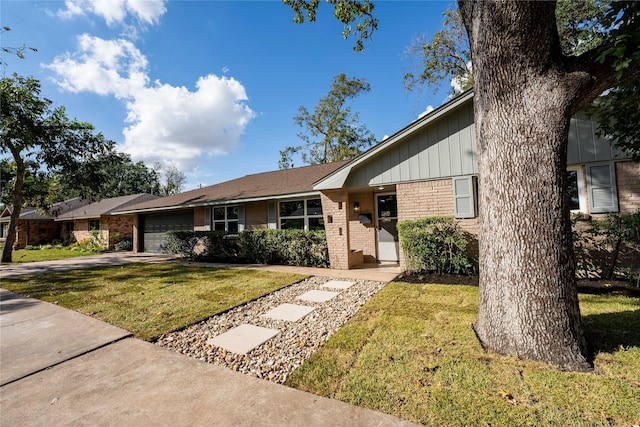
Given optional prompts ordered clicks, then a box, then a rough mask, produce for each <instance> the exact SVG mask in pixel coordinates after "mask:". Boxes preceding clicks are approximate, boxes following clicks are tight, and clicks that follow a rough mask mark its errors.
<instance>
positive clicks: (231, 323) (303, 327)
mask: <svg viewBox="0 0 640 427" xmlns="http://www.w3.org/2000/svg"><path fill="white" fill-rule="evenodd" d="M329 280H332V279H331V278H328V277H310V278H308V279H305V280H303V281H301V282H299V283H296V284H293V285H291V286H288V287H286V288H284V289H280V290H278V291H275V292H272V293H271V294H269V295H265V296H263V297H261V298H259V299H257V300H255V301H252V302H249V303H247V304H244V305H241V306H239V307H236V308H233V309H231V310H230V311H228V312H226V313H223V314H220V315H217V316H213V317H211V318H210V319H208V320H205V321H203V322H200V323H197V324H194V325H191V326H189V327H187V328H186V329H183V330H181V331H178V332H172V333H169V334H166V335H163V336H161V337H160V338H159V339H158V341H157V342H156V344H158V345H160V346H162V347H166V348H169V349H171V350H174V351H177V352H179V353H182V354H186V355H188V356H191V357H194V358H196V359H199V360H202V361H206V362H209V363H215V364H218V365H221V366H225V367H227V368H229V369H231V370H233V371H238V372H242V373H245V374H248V375H253V376H255V377H258V378H262V379H266V380H269V381H273V382H276V383H284V382H285V381H286V380H287V378H288V377H289V375H291V373H292V372H293V371H294V370H295V369H296V368H298V367H299V366H300V365H301V364H302V363H303V362H304V361H305V359H307V358H308V357H309V356H311V354H313V353H314V352H315V351H316V350H317V349H318V348H319V347H320V346H321V345H322V344H323V343H325V342H326V341H327V340H328V339H329V337H330V336H331V335H333V334H334V333H335V332H336V331H337V330H338V329H340V327H342V326H343V325H344V324H345V323H346V322H347V321H348V320H349V319H350V318H351V317H352V316H353V315H354V314H356V313H357V311H358V310H359V309H360V307H362V306H363V305H364V304H365V303H366V302H367V301H368V300H369V299H370V298H371V297H372V296H373V295H375V294H376V293H377V292H378V291H379V290H380V289H382V288H383V287H384V285H385V283H384V282H374V281H366V280H350V281H352V282H355V284H354V285H353V286H351V287H350V288H348V289H344V290H341V289H328V288H322V285H323V284H324V283H326V282H328V281H329ZM335 280H345V279H335ZM314 289H317V290H327V291H335V292H338V295H337V296H336V297H335V298H333V299H331V300H329V301H326V302H321V303H317V302H309V301H301V300H296V297H297V296H299V295H301V294H303V293H305V292H307V291H310V290H314ZM284 303H289V304H298V305H306V306H313V307H315V308H316V309H315V310H314V311H312V312H311V313H309V314H308V315H306V316H305V317H303V318H302V319H300V320H298V321H296V322H289V321H285V320H275V319H270V318H267V317H262V315H263V314H264V313H266V312H267V311H269V310H271V309H272V308H275V307H277V306H279V305H280V304H284ZM242 324H251V325H255V326H262V327H265V328H273V329H279V330H280V333H279V334H278V335H276V336H275V337H274V338H272V339H270V340H268V341H267V342H265V343H264V344H262V345H260V346H259V347H257V348H255V349H253V350H251V351H250V352H249V353H248V354H235V353H232V352H229V351H227V350H224V349H222V348H219V347H216V346H213V345H211V344H208V343H207V340H209V339H211V338H213V337H215V336H218V335H220V334H222V333H224V332H226V331H228V330H229V329H232V328H234V327H236V326H240V325H242Z"/></svg>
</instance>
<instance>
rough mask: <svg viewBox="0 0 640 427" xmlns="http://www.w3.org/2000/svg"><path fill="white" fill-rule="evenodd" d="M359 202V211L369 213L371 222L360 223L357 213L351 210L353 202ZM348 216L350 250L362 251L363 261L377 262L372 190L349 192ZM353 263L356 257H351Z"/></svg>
mask: <svg viewBox="0 0 640 427" xmlns="http://www.w3.org/2000/svg"><path fill="white" fill-rule="evenodd" d="M355 202H358V203H359V204H360V213H362V214H365V213H366V214H370V215H371V224H361V223H360V216H359V214H357V213H355V212H354V211H353V204H354V203H355ZM347 209H348V216H349V246H350V249H351V250H354V251H362V255H363V261H364V262H369V263H375V262H377V261H378V260H377V258H376V256H377V255H376V227H375V214H376V212H375V207H374V197H373V193H372V192H368V193H356V194H349V205H348V206H347ZM352 259H353V260H354V261H352V262H351V264H354V263H355V262H356V261H355V260H357V259H358V258H357V256H356V257H352Z"/></svg>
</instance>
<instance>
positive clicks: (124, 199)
mask: <svg viewBox="0 0 640 427" xmlns="http://www.w3.org/2000/svg"><path fill="white" fill-rule="evenodd" d="M154 199H158V196H154V195H153V194H145V193H140V194H132V195H129V196H121V197H111V198H109V199H102V200H100V201H98V202H95V203H91V204H88V205H85V206H81V207H79V208H77V209H74V210H72V211H69V212H66V213H64V214H62V215H58V216H57V217H56V221H64V220H71V219H85V218H99V217H101V216H103V215H112V213H113V212H114V211H116V210H122V209H125V208H127V207H128V206H131V205H134V204H137V203H141V202H146V201H150V200H154Z"/></svg>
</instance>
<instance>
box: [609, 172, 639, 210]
mask: <svg viewBox="0 0 640 427" xmlns="http://www.w3.org/2000/svg"><path fill="white" fill-rule="evenodd" d="M615 166H616V183H617V187H618V206H619V207H620V212H621V213H627V214H628V213H633V212H635V211H636V210H637V209H640V163H634V162H616V163H615Z"/></svg>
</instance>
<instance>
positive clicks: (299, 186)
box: [117, 160, 348, 213]
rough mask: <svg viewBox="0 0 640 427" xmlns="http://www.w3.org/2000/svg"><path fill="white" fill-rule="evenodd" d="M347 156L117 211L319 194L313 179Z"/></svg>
mask: <svg viewBox="0 0 640 427" xmlns="http://www.w3.org/2000/svg"><path fill="white" fill-rule="evenodd" d="M347 162H348V160H343V161H340V162H333V163H324V164H319V165H313V166H304V167H299V168H292V169H282V170H277V171H271V172H263V173H258V174H253V175H246V176H244V177H242V178H236V179H232V180H231V181H225V182H221V183H219V184H215V185H210V186H208V187H203V188H198V189H196V190H191V191H186V192H184V193H180V194H175V195H172V196H167V197H162V198H159V199H156V200H151V201H148V202H144V203H139V204H135V205H133V206H129V207H127V208H126V209H121V210H119V211H118V212H117V213H133V212H148V211H160V210H169V209H180V208H190V207H196V206H211V205H217V204H227V203H230V202H235V203H238V202H249V201H258V200H267V199H274V198H285V197H291V196H304V195H307V194H308V195H313V194H318V191H314V189H313V183H314V182H316V181H318V180H319V179H320V178H322V177H323V176H325V175H327V174H330V173H331V172H333V171H335V170H336V169H338V168H340V167H341V166H343V165H345V164H346V163H347Z"/></svg>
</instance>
